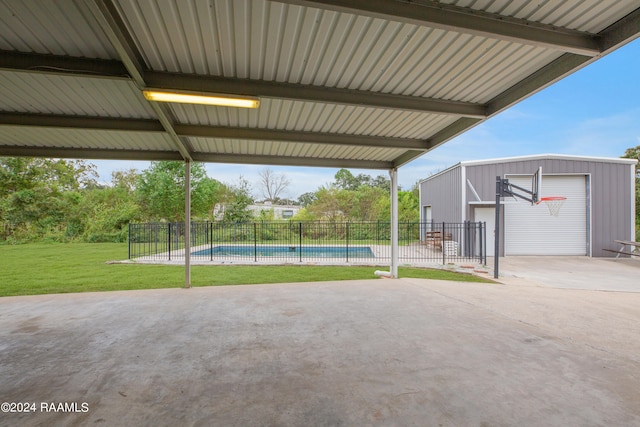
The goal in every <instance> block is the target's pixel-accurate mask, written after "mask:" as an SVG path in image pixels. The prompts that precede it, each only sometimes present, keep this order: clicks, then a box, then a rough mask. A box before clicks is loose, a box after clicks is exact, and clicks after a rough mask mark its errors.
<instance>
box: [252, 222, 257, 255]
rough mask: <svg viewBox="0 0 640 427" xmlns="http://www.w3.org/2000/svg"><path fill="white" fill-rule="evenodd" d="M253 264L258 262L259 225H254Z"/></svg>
mask: <svg viewBox="0 0 640 427" xmlns="http://www.w3.org/2000/svg"><path fill="white" fill-rule="evenodd" d="M253 262H258V224H256V223H255V222H254V223H253Z"/></svg>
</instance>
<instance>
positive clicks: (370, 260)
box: [129, 221, 487, 265]
mask: <svg viewBox="0 0 640 427" xmlns="http://www.w3.org/2000/svg"><path fill="white" fill-rule="evenodd" d="M184 233H185V226H184V223H168V222H160V223H146V224H129V259H135V260H140V261H148V262H156V261H157V262H163V261H179V260H183V259H184V255H185V252H184ZM390 240H391V226H390V224H389V223H388V222H317V221H314V222H293V221H273V222H252V223H224V222H193V223H192V224H191V251H190V253H191V258H192V260H194V261H201V262H205V261H210V262H225V261H236V262H245V263H246V262H273V263H293V262H327V263H329V262H331V263H345V262H346V263H354V264H372V265H375V264H383V263H388V262H389V260H390V259H391V245H390ZM398 243H399V249H398V250H399V253H398V257H399V260H400V262H401V263H413V264H419V263H442V264H445V263H448V262H464V261H475V262H479V263H483V264H484V263H486V252H487V251H486V226H485V224H484V223H479V222H463V223H435V222H429V223H420V222H411V223H399V224H398Z"/></svg>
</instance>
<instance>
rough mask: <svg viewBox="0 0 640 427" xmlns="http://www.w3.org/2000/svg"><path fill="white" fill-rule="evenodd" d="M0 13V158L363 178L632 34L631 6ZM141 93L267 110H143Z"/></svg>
mask: <svg viewBox="0 0 640 427" xmlns="http://www.w3.org/2000/svg"><path fill="white" fill-rule="evenodd" d="M0 10H2V11H3V12H2V14H1V15H0V91H2V94H3V96H2V97H0V155H41V156H65V155H68V156H75V157H89V158H91V157H100V158H140V159H158V158H191V159H193V160H203V161H229V162H238V163H243V162H246V163H260V162H263V163H276V164H293V165H295V164H305V165H318V166H323V165H324V166H326V165H331V166H343V167H369V168H393V167H398V166H401V165H403V164H405V163H407V162H409V161H411V160H412V159H414V158H416V157H418V156H420V155H422V154H424V153H426V152H428V151H429V150H431V149H433V148H434V147H437V146H438V145H440V144H442V143H444V142H446V141H448V140H450V139H451V138H453V137H455V136H456V135H458V134H460V133H461V132H464V131H465V130H466V129H469V128H470V127H472V126H474V125H476V124H477V123H479V122H480V121H482V120H484V119H486V118H488V117H490V116H492V115H494V114H497V113H498V112H500V111H502V110H504V109H505V108H508V107H509V106H510V105H513V104H514V103H516V102H518V101H520V100H522V99H524V98H526V97H527V96H530V95H531V94H533V93H535V92H536V91H538V90H540V89H542V88H544V87H545V86H547V85H549V84H552V83H553V82H554V81H556V80H558V79H560V78H562V77H564V76H565V75H567V74H570V73H571V72H573V71H575V70H577V69H579V68H581V67H583V66H585V65H587V64H589V63H591V62H593V61H594V60H596V59H597V58H598V57H600V56H602V55H605V54H607V53H609V52H610V51H612V50H614V49H616V48H617V47H619V46H620V45H622V44H624V43H627V42H629V41H630V40H633V39H634V38H636V37H638V33H639V32H640V5H638V3H637V0H621V1H616V2H602V1H599V0H568V1H564V2H557V1H555V0H540V1H537V2H531V1H526V0H508V1H507V0H492V1H484V0H443V1H440V2H431V1H423V2H405V1H399V0H370V1H368V2H362V1H356V0H344V1H337V0H314V1H311V0H282V1H268V0H144V1H142V0H138V1H133V0H59V1H56V2H24V1H21V0H0ZM149 86H152V87H155V88H159V89H164V90H178V91H198V92H204V93H231V94H233V93H235V94H241V95H252V96H258V97H260V99H261V106H260V108H259V109H258V110H251V111H249V110H240V109H233V108H223V107H206V106H198V105H186V104H153V103H152V102H150V101H147V100H145V99H144V98H143V97H142V95H141V90H142V89H143V88H145V87H149ZM261 133H262V134H261ZM382 138H386V139H388V146H387V145H386V144H385V142H384V141H385V140H384V139H382Z"/></svg>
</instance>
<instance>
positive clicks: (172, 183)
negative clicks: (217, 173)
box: [136, 161, 220, 221]
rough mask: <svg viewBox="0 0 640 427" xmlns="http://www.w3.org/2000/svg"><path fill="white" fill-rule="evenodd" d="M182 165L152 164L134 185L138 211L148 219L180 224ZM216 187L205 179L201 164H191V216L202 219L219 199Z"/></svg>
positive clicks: (168, 163)
mask: <svg viewBox="0 0 640 427" xmlns="http://www.w3.org/2000/svg"><path fill="white" fill-rule="evenodd" d="M185 170H186V169H185V164H184V162H179V161H161V162H153V163H152V164H151V166H150V167H149V168H148V169H146V170H144V171H143V172H142V174H141V175H140V177H139V179H138V182H137V184H136V192H137V194H138V197H139V201H140V204H141V208H142V210H143V212H144V213H145V214H146V216H147V217H148V218H149V219H156V220H159V219H165V220H169V221H184V214H185V212H184V211H185V209H184V207H185V205H184V202H185ZM219 192H220V183H219V182H218V181H216V180H214V179H212V178H209V177H207V173H206V171H205V168H204V165H203V164H202V163H192V164H191V212H192V215H193V216H195V217H198V216H201V217H203V216H204V217H206V216H208V215H209V213H210V212H211V211H212V209H213V206H214V205H215V204H216V201H217V200H218V198H219Z"/></svg>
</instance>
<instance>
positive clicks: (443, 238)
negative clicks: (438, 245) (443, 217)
mask: <svg viewBox="0 0 640 427" xmlns="http://www.w3.org/2000/svg"><path fill="white" fill-rule="evenodd" d="M444 226H445V223H444V221H443V222H442V234H441V235H440V238H441V239H442V265H445V264H446V263H447V259H446V255H447V251H446V250H445V247H446V245H445V241H446V240H445V234H444Z"/></svg>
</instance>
